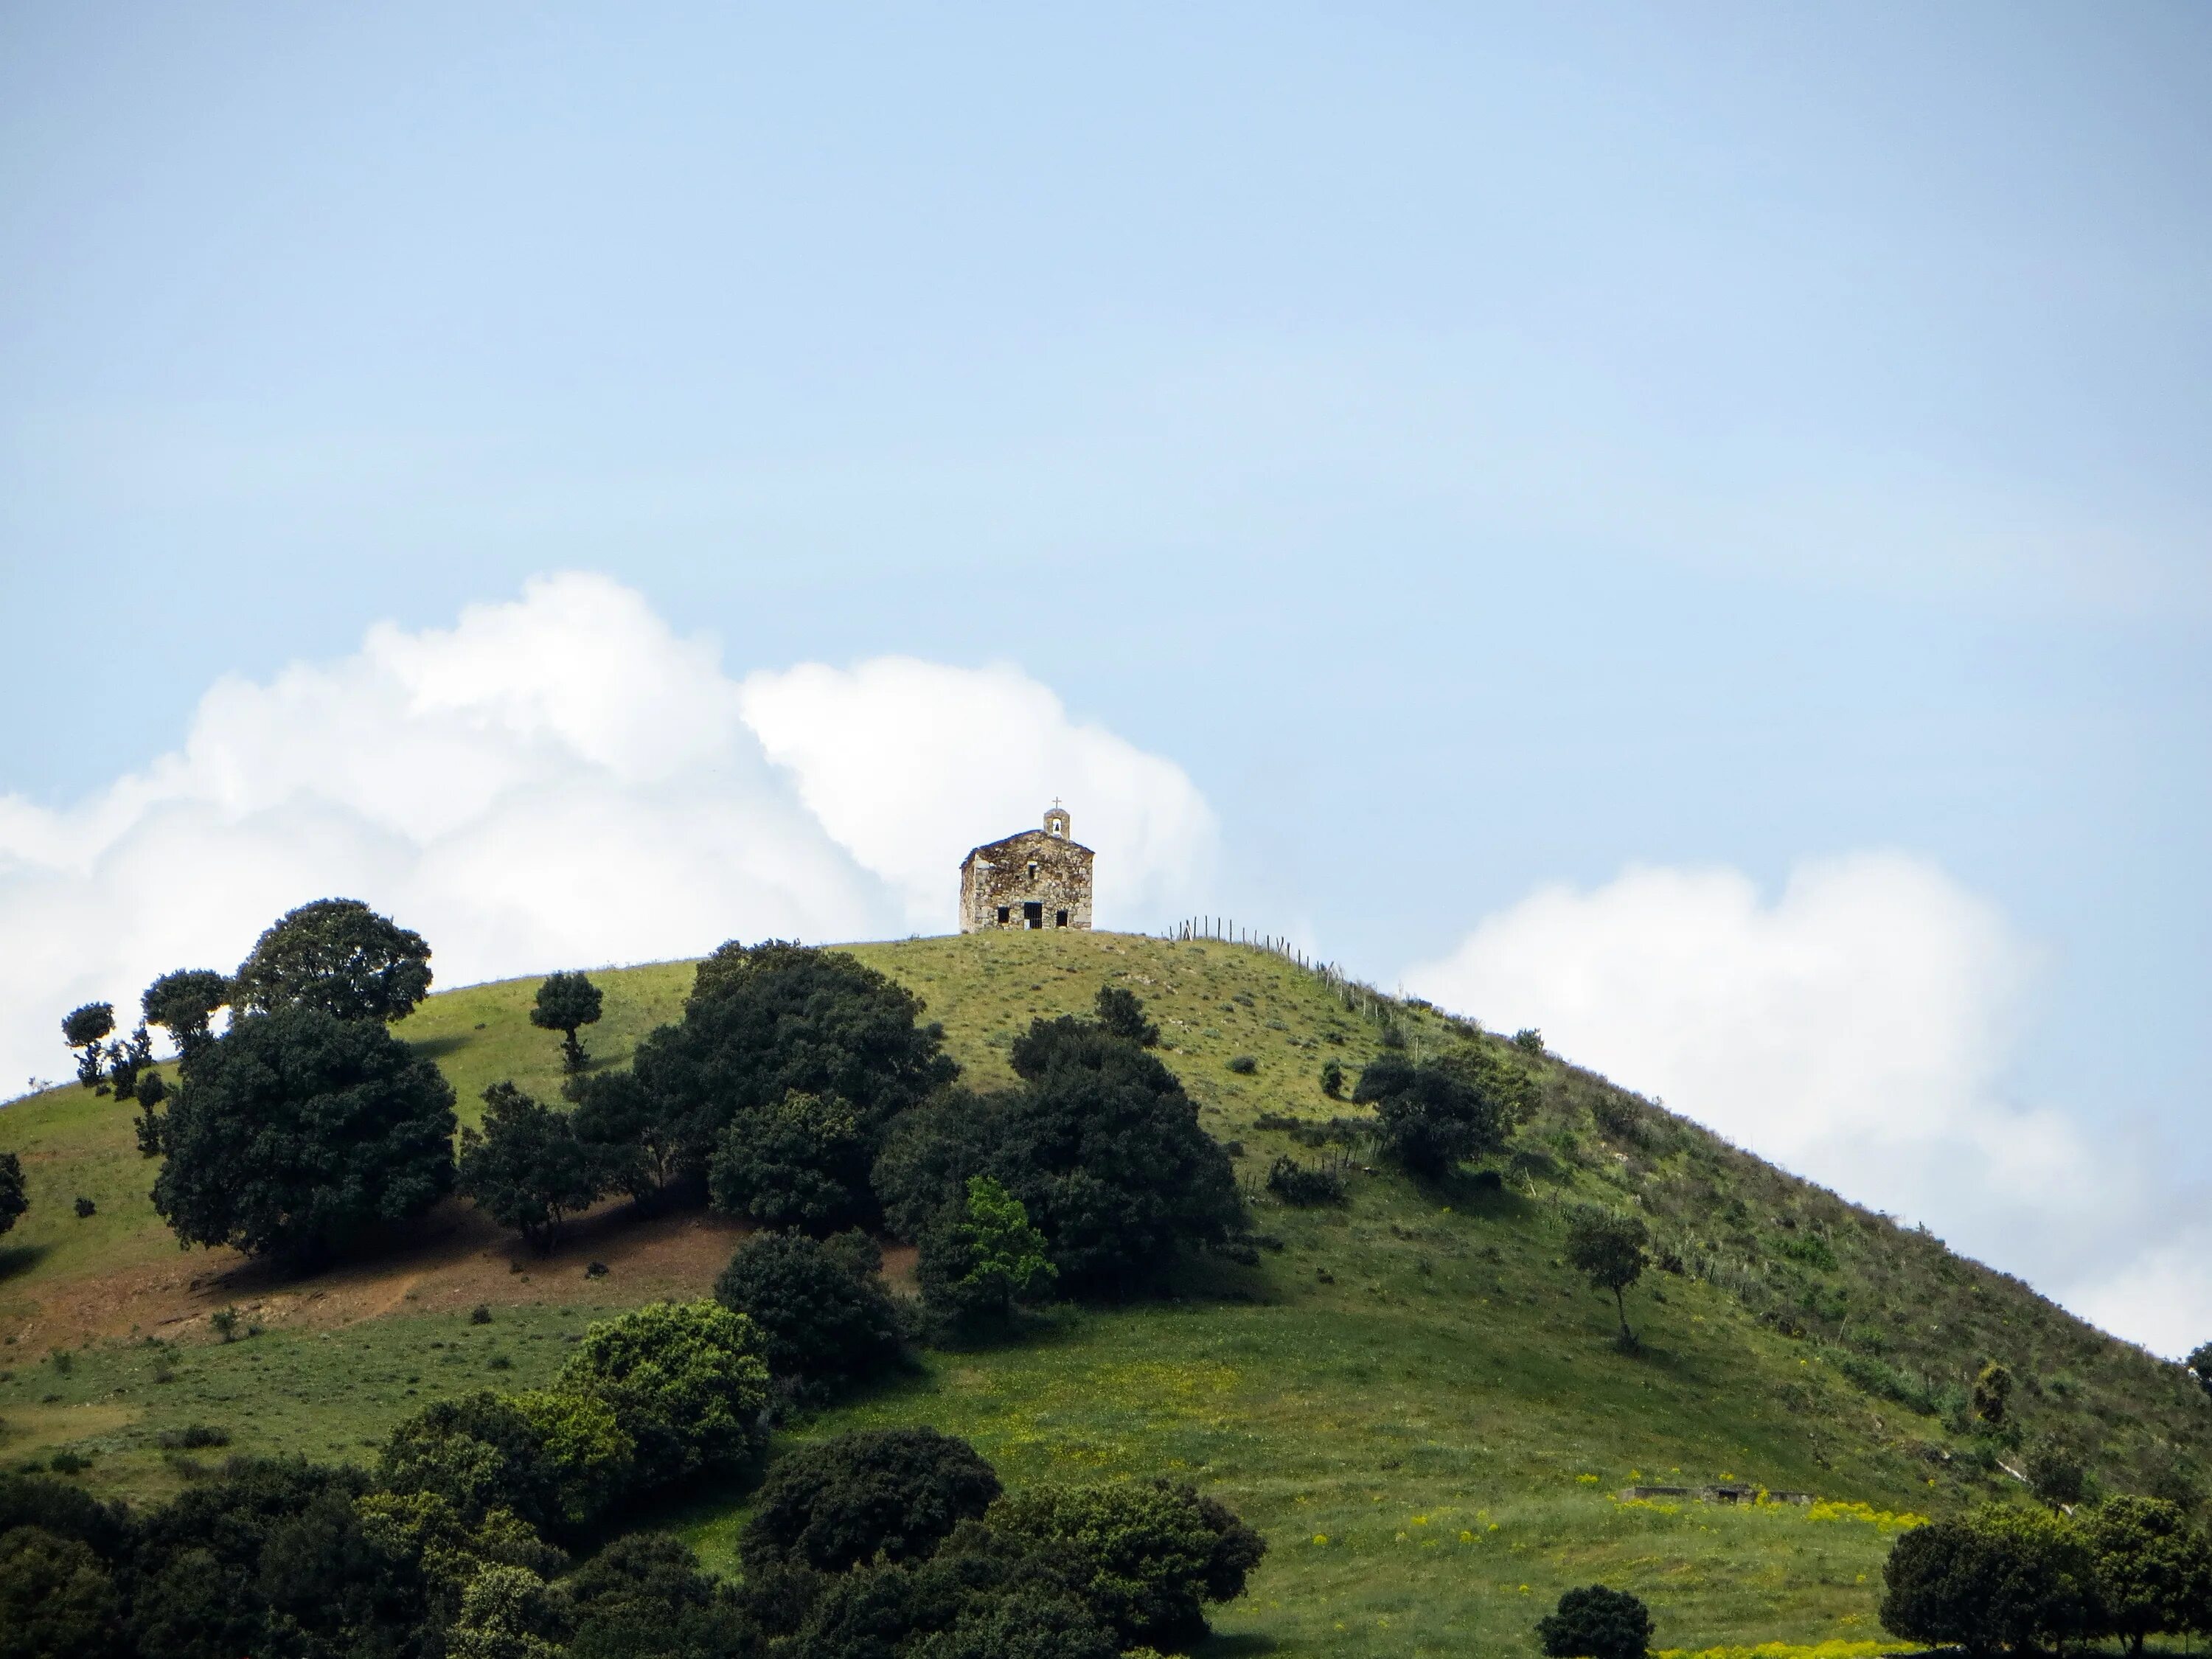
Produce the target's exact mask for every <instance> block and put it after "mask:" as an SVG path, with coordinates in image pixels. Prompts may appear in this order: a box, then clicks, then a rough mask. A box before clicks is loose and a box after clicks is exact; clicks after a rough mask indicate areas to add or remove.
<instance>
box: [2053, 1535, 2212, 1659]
mask: <svg viewBox="0 0 2212 1659" xmlns="http://www.w3.org/2000/svg"><path fill="white" fill-rule="evenodd" d="M2081 1535H2082V1538H2083V1540H2084V1541H2085V1542H2086V1543H2087V1545H2088V1548H2089V1559H2090V1562H2091V1571H2092V1575H2093V1579H2092V1582H2093V1586H2094V1589H2095V1600H2096V1603H2097V1606H2098V1607H2099V1609H2100V1623H2101V1624H2102V1626H2103V1627H2104V1632H2105V1633H2106V1634H2108V1635H2112V1636H2118V1637H2119V1638H2123V1639H2124V1640H2125V1641H2126V1643H2127V1644H2128V1650H2129V1651H2130V1652H2131V1653H2141V1652H2142V1650H2143V1641H2144V1638H2147V1637H2150V1636H2155V1635H2158V1634H2160V1633H2162V1632H2181V1631H2190V1630H2203V1628H2204V1627H2205V1626H2206V1624H2207V1623H2208V1621H2212V1546H2208V1545H2207V1544H2206V1541H2205V1539H2204V1535H2203V1534H2202V1533H2200V1532H2198V1531H2197V1528H2194V1527H2192V1526H2191V1525H2190V1524H2189V1517H2188V1516H2185V1515H2184V1514H2183V1513H2182V1511H2181V1508H2180V1506H2179V1504H2171V1503H2168V1502H2166V1500H2164V1499H2162V1498H2106V1500H2105V1501H2104V1502H2103V1503H2101V1504H2098V1505H2096V1507H2094V1508H2093V1509H2091V1510H2087V1512H2086V1513H2085V1514H2084V1516H2082V1524H2081Z"/></svg>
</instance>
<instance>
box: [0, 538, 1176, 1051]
mask: <svg viewBox="0 0 2212 1659" xmlns="http://www.w3.org/2000/svg"><path fill="white" fill-rule="evenodd" d="M1054 791H1057V792H1059V793H1062V794H1064V795H1065V796H1066V799H1068V802H1069V804H1070V805H1071V806H1073V807H1074V808H1075V809H1076V810H1077V811H1078V812H1079V813H1085V809H1090V810H1089V811H1088V812H1087V818H1079V823H1081V824H1083V826H1084V827H1085V828H1086V829H1088V831H1089V833H1088V835H1087V836H1086V837H1085V838H1086V839H1087V840H1088V841H1089V842H1091V844H1092V845H1094V846H1096V847H1097V848H1099V849H1100V885H1101V893H1100V899H1101V905H1100V908H1101V911H1102V922H1104V923H1107V924H1109V925H1110V923H1111V921H1112V920H1113V919H1115V918H1124V919H1126V918H1128V917H1130V916H1133V915H1139V914H1142V910H1141V907H1142V906H1143V905H1146V904H1158V903H1162V902H1168V901H1169V900H1170V898H1180V897H1182V896H1183V895H1182V892H1181V891H1179V890H1178V887H1177V884H1178V882H1179V881H1182V880H1184V879H1188V878H1192V877H1193V876H1194V875H1195V873H1196V872H1201V871H1202V870H1203V869H1204V868H1205V866H1206V863H1207V861H1208V860H1209V858H1210V856H1211V851H1212V836H1213V831H1212V816H1211V814H1210V812H1209V811H1208V810H1207V808H1206V804H1205V802H1204V800H1203V799H1201V798H1200V795H1199V793H1198V792H1197V790H1196V788H1195V787H1194V786H1193V785H1192V784H1191V782H1190V781H1189V779H1188V777H1186V776H1185V775H1183V773H1182V771H1181V770H1180V769H1177V768H1176V767H1175V766H1174V765H1172V764H1171V763H1168V762H1166V761H1164V760H1161V759H1159V758H1158V757H1153V756H1150V755H1146V754H1145V753H1143V752H1141V751H1139V750H1136V749H1135V748H1133V747H1132V746H1131V745H1129V744H1127V743H1124V742H1122V741H1121V739H1119V738H1115V737H1114V736H1113V735H1112V734H1111V733H1109V732H1104V731H1102V730H1100V729H1098V728H1097V727H1095V726H1081V725H1078V724H1076V723H1075V722H1073V721H1072V720H1070V719H1069V718H1068V716H1067V714H1066V710H1065V709H1064V708H1062V707H1061V705H1060V702H1059V700H1058V698H1057V697H1055V696H1054V695H1053V693H1052V692H1051V691H1050V690H1048V689H1046V688H1045V687H1043V686H1042V685H1039V684H1036V682H1034V681H1032V680H1030V679H1028V678H1025V677H1024V675H1022V674H1021V673H1020V672H1019V671H1016V670H1013V669H1010V668H992V669H986V670H980V671H975V670H965V669H958V668H950V667H945V666H942V665H935V664H930V663H922V662H915V661H912V660H908V659H891V660H888V661H884V662H876V663H864V664H862V665H860V666H858V667H857V668H854V669H852V670H850V671H840V670H832V669H829V668H823V667H817V666H815V665H803V666H800V667H798V668H794V669H790V670H787V671H781V672H763V673H761V674H757V675H755V676H754V677H753V678H750V679H748V680H744V681H740V680H738V679H737V678H732V676H731V675H729V674H727V673H726V672H725V671H724V669H723V667H722V665H721V663H720V660H719V658H718V655H717V653H716V652H715V650H714V647H713V646H712V645H711V644H710V643H708V642H707V641H702V640H697V639H688V638H685V637H683V636H681V635H678V634H677V633H676V632H675V631H674V630H673V629H671V628H670V627H669V625H668V623H666V622H665V620H664V619H663V618H661V617H659V616H658V615H657V614H656V613H655V612H654V611H653V609H652V607H651V606H650V605H647V602H646V601H645V599H643V598H642V597H641V595H639V594H637V593H636V592H633V591H631V590H629V589H628V588H625V587H623V586H620V585H619V584H617V583H616V582H614V581H611V580H608V579H606V578H605V577H601V576H596V575H588V574H569V575H562V576H556V577H551V578H547V579H544V580H537V581H533V582H532V583H531V584H530V585H529V586H528V587H527V588H526V591H525V592H524V594H523V596H522V597H521V598H520V599H518V600H515V601H512V602H508V603H503V604H495V605H477V606H472V607H471V608H469V609H468V610H466V611H464V612H463V613H462V614H461V616H460V617H459V620H458V621H457V622H456V623H455V624H454V625H453V627H451V628H447V629H423V630H421V631H419V632H409V631H407V630H404V629H398V628H396V627H392V626H390V625H380V626H378V627H375V628H373V629H370V630H369V631H368V635H367V637H366V638H365V639H364V641H362V647H361V649H360V651H359V652H357V653H356V654H354V655H352V656H349V657H347V658H344V659H341V660H338V661H335V662H328V663H318V664H308V665H295V666H293V667H290V668H288V669H286V670H285V671H283V672H282V673H280V674H278V675H277V676H276V678H274V679H272V680H271V681H270V682H269V683H267V684H253V683H250V682H247V681H245V680H241V679H225V680H223V681H221V682H219V683H218V684H216V685H215V686H214V687H212V688H211V689H210V690H209V691H208V693H207V695H206V696H204V698H203V699H202V700H201V702H200V705H199V707H198V708H197V711H196V713H195V714H194V716H193V719H192V720H191V726H190V729H189V732H188V733H187V736H186V738H185V743H184V744H183V746H182V747H181V748H180V749H179V750H176V751H174V752H173V753H170V754H167V755H164V756H162V757H161V758H160V759H158V760H157V761H155V763H153V764H152V765H151V766H149V767H148V768H147V769H145V770H144V771H143V772H140V773H136V774H133V775H129V776H126V777H124V778H120V779H118V780H117V781H115V782H114V783H113V784H112V785H110V786H109V787H106V788H105V789H102V790H100V791H98V792H96V793H94V795H93V796H91V797H90V798H89V799H86V800H84V801H82V803H80V804H78V805H76V806H74V807H71V808H69V809H66V810H63V811H48V810H46V809H44V808H41V807H39V806H36V805H33V804H31V803H29V802H27V801H25V800H23V799H21V798H19V797H15V796H0V938H4V939H7V941H8V945H9V948H8V950H7V951H5V952H4V953H0V1068H4V1069H0V1077H5V1078H9V1079H22V1078H24V1077H26V1076H27V1074H30V1073H33V1072H35V1073H38V1074H40V1075H44V1076H52V1075H55V1074H57V1073H58V1071H59V1070H60V1069H61V1067H62V1066H64V1064H65V1063H66V1056H65V1051H64V1050H63V1048H61V1045H60V1042H59V1032H58V1021H59V1018H60V1016H61V1014H62V1012H64V1010H65V1009H67V1008H69V1007H70V1006H73V1005H74V1004H76V1003H77V1002H80V1001H86V1000H112V1001H114V1002H115V1003H116V1004H117V1005H118V1006H117V1012H118V1018H127V1017H126V1016H125V1009H126V1007H129V1006H131V1004H132V1003H133V1002H134V1000H135V997H136V994H137V991H138V990H139V988H140V987H143V986H144V985H145V984H146V982H147V981H149V979H151V978H152V977H153V976H154V975H155V974H157V973H160V972H162V971H165V970H166V969H171V968H176V967H182V966H208V967H217V968H228V966H230V965H231V964H233V963H235V962H237V961H238V960H239V958H240V957H241V956H243V955H244V953H245V951H246V950H247V949H248V948H249V947H250V946H251V945H252V941H253V939H254V936H255V935H256V933H258V932H259V930H260V929H261V928H262V927H264V926H265V925H266V924H267V923H268V921H270V919H271V918H272V917H274V916H275V915H277V914H279V913H280V912H281V911H283V910H284V909H287V908H290V907H291V906H292V905H294V904H296V903H299V902H301V901H303V900H305V899H308V898H313V897H319V896H324V895H326V894H344V895H347V896H354V897H358V898H362V899H366V900H367V901H368V902H370V903H372V904H374V905H375V906H377V908H380V909H384V910H386V911H389V912H391V913H392V914H394V915H398V917H399V918H400V919H401V920H403V921H405V922H406V923H407V924H408V925H409V926H410V927H416V928H417V929H419V930H420V931H422V933H425V934H426V935H427V936H428V938H429V939H430V940H431V943H432V945H433V946H434V948H435V951H436V957H435V967H436V969H437V972H438V976H439V982H440V983H441V984H444V985H458V984H466V983H469V982H471V981H477V980H482V979H487V978H495V977H499V976H502V975H511V974H521V973H530V972H537V971H542V970H544V969H551V968H556V967H562V966H574V965H578V964H588V963H608V962H623V961H648V960H655V959H665V958H668V957H681V956H687V955H691V954H696V953H697V952H699V951H703V950H706V949H708V948H711V947H712V946H713V945H715V944H717V943H719V942H720V940H722V939H726V938H731V937H743V938H761V937H764V936H767V935H769V934H777V935H782V936H786V937H798V938H804V939H858V938H869V937H883V936H885V935H889V934H897V933H907V932H909V931H915V930H924V929H926V930H929V931H939V930H948V929H949V928H950V927H951V926H952V925H953V917H954V908H955V906H954V900H955V890H956V880H957V877H956V866H957V862H958V859H959V856H960V854H962V853H963V852H964V851H965V850H966V848H967V847H968V845H969V844H971V843H972V842H975V841H976V840H978V839H981V838H983V837H986V836H995V835H999V834H1003V833H1006V831H1009V830H1012V829H1018V828H1021V827H1023V826H1024V825H1026V824H1028V823H1030V822H1032V821H1034V820H1035V819H1036V817H1037V815H1038V813H1039V812H1040V811H1041V810H1042V807H1043V805H1045V803H1046V801H1047V800H1048V799H1049V798H1050V795H1051V793H1053V792H1054ZM1109 791H1110V792H1115V793H1116V795H1117V798H1116V799H1112V800H1109V799H1106V798H1105V797H1106V794H1107V793H1108V792H1109ZM1139 797H1141V799H1139ZM132 1012H133V1013H134V1014H135V1008H134V1009H133V1010H132Z"/></svg>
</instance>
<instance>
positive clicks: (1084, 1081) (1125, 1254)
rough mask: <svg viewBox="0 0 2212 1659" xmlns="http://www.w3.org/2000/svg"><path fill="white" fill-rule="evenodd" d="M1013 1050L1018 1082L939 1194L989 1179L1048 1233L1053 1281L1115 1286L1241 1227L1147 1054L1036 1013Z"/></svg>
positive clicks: (1209, 1146) (1230, 1178) (1188, 1119)
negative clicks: (991, 1142) (990, 1142)
mask: <svg viewBox="0 0 2212 1659" xmlns="http://www.w3.org/2000/svg"><path fill="white" fill-rule="evenodd" d="M1012 1059H1013V1063H1014V1068H1015V1070H1016V1072H1017V1073H1018V1074H1019V1075H1020V1076H1021V1078H1022V1079H1023V1086H1022V1088H1021V1089H1019V1090H1018V1091H1017V1092H1016V1093H1015V1095H1014V1096H1013V1097H1012V1100H1011V1101H1010V1102H1008V1103H1007V1104H1006V1109H1004V1110H1002V1111H1000V1112H999V1113H998V1114H997V1115H996V1116H997V1120H998V1121H997V1123H996V1126H995V1127H996V1129H997V1132H998V1133H999V1136H1000V1139H999V1142H998V1144H997V1145H996V1146H995V1147H994V1149H993V1150H992V1151H991V1152H990V1154H989V1156H988V1158H987V1161H986V1164H985V1165H984V1167H982V1168H981V1169H975V1170H961V1171H959V1181H960V1183H961V1184H960V1186H959V1187H958V1188H955V1189H954V1190H953V1192H951V1193H947V1194H945V1195H944V1197H945V1200H950V1199H951V1198H953V1197H955V1196H957V1195H959V1194H961V1193H963V1192H964V1190H965V1188H966V1182H967V1178H968V1177H969V1176H971V1175H989V1176H993V1177H994V1178H995V1179H997V1180H998V1181H999V1182H1000V1184H1001V1185H1003V1186H1004V1187H1005V1188H1006V1190H1007V1191H1008V1192H1010V1193H1011V1194H1013V1196H1014V1197H1016V1198H1018V1199H1019V1200H1021V1203H1022V1206H1023V1208H1024V1211H1026V1212H1027V1214H1028V1217H1029V1219H1030V1223H1031V1224H1032V1225H1035V1226H1036V1229H1037V1231H1040V1232H1042V1234H1043V1235H1044V1236H1045V1237H1046V1239H1047V1240H1048V1241H1049V1243H1050V1245H1051V1258H1052V1265H1053V1267H1054V1269H1055V1270H1056V1271H1057V1273H1059V1276H1060V1285H1061V1287H1062V1288H1063V1289H1066V1290H1070V1291H1077V1292H1079V1293H1084V1294H1103V1295H1109V1296H1118V1295H1126V1294H1127V1293H1129V1292H1130V1291H1134V1290H1136V1289H1139V1288H1140V1287H1142V1286H1144V1285H1148V1284H1150V1283H1151V1282H1152V1281H1153V1280H1155V1279H1157V1278H1158V1276H1159V1274H1160V1273H1162V1272H1163V1271H1164V1270H1165V1269H1166V1267H1168V1266H1169V1264H1170V1263H1171V1262H1172V1261H1175V1260H1176V1257H1177V1256H1178V1255H1180V1254H1181V1253H1182V1251H1183V1250H1184V1249H1187V1248H1190V1247H1193V1246H1198V1247H1205V1246H1211V1245H1217V1244H1220V1243H1225V1241H1226V1240H1227V1238H1228V1237H1229V1235H1230V1233H1231V1231H1232V1229H1234V1228H1236V1227H1237V1226H1238V1225H1241V1223H1242V1222H1243V1205H1242V1203H1241V1201H1240V1200H1238V1198H1237V1179H1236V1174H1235V1171H1234V1170H1233V1169H1232V1168H1231V1164H1230V1162H1229V1155H1228V1154H1227V1153H1226V1152H1223V1151H1222V1150H1221V1147H1220V1146H1219V1144H1218V1142H1216V1141H1215V1140H1214V1139H1213V1138H1212V1136H1211V1135H1209V1134H1207V1133H1206V1131H1205V1129H1204V1128H1202V1127H1200V1124H1199V1121H1198V1108H1197V1106H1196V1105H1195V1104H1194V1103H1193V1102H1192V1100H1191V1098H1190V1097H1189V1096H1188V1095H1187V1094H1185V1093H1184V1092H1183V1089H1182V1084H1181V1083H1180V1082H1179V1081H1177V1080H1176V1075H1175V1073H1172V1072H1170V1071H1169V1070H1168V1068H1167V1067H1166V1066H1164V1065H1162V1064H1161V1063H1160V1061H1159V1060H1158V1058H1156V1057H1155V1056H1153V1055H1152V1054H1147V1053H1146V1052H1145V1051H1144V1050H1143V1049H1141V1048H1137V1047H1136V1046H1134V1045H1133V1044H1132V1043H1128V1042H1122V1041H1121V1039H1119V1038H1117V1037H1115V1036H1110V1035H1109V1034H1108V1033H1106V1032H1105V1031H1103V1030H1100V1029H1099V1028H1098V1027H1097V1026H1096V1025H1092V1024H1087V1023H1085V1022H1082V1021H1073V1020H1061V1021H1053V1022H1047V1021H1043V1020H1039V1021H1037V1022H1036V1023H1035V1024H1032V1025H1031V1027H1030V1031H1029V1034H1028V1035H1027V1036H1024V1037H1022V1038H1020V1039H1018V1040H1017V1041H1016V1042H1015V1043H1014V1045H1013V1053H1012ZM936 1207H937V1208H938V1209H939V1210H941V1209H942V1207H943V1200H940V1202H939V1205H938V1206H936Z"/></svg>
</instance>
